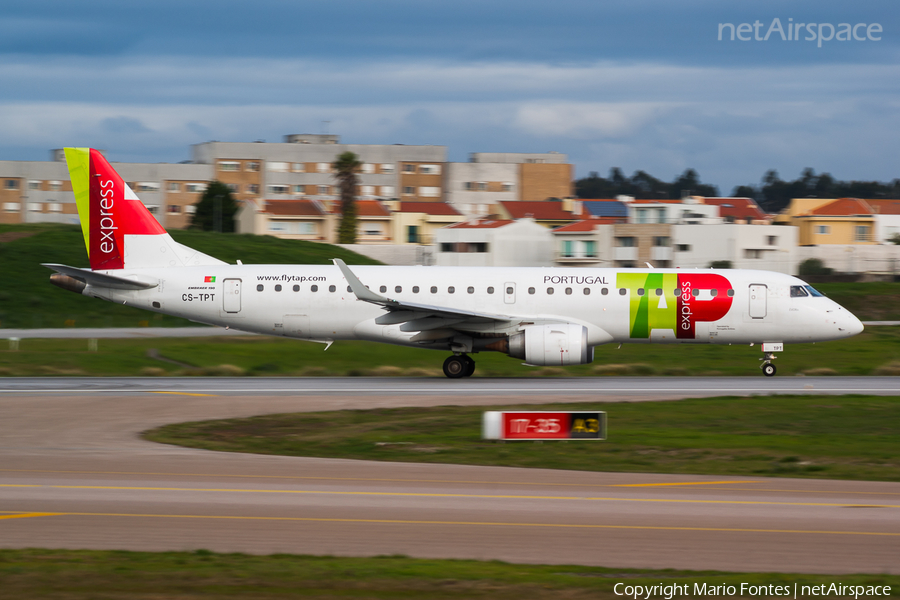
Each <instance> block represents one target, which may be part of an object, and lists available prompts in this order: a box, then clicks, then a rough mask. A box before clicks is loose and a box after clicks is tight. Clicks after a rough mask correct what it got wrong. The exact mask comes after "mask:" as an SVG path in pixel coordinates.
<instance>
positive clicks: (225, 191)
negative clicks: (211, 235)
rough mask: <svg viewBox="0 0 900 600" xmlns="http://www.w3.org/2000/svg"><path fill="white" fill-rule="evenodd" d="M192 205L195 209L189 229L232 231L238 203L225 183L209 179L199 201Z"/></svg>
mask: <svg viewBox="0 0 900 600" xmlns="http://www.w3.org/2000/svg"><path fill="white" fill-rule="evenodd" d="M194 206H195V207H197V210H196V212H195V213H194V216H193V217H191V225H190V228H191V229H200V230H202V231H218V232H221V233H234V216H235V215H236V214H237V211H238V204H237V202H235V200H234V196H233V195H232V194H231V189H230V188H229V187H228V186H227V185H226V184H224V183H222V182H221V181H216V180H213V181H210V182H209V185H208V186H206V191H205V192H203V196H201V197H200V201H199V202H198V203H197V204H195V205H194Z"/></svg>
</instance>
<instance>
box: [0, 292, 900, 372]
mask: <svg viewBox="0 0 900 600" xmlns="http://www.w3.org/2000/svg"><path fill="white" fill-rule="evenodd" d="M103 304H104V305H105V306H112V305H110V304H108V303H103ZM324 348H325V346H324V345H323V344H317V343H312V342H301V341H297V340H289V339H282V338H272V337H257V336H252V337H251V336H247V337H229V338H187V339H183V338H182V339H179V338H151V339H124V340H116V339H101V340H98V342H97V351H96V352H92V351H89V350H88V341H87V340H83V339H82V340H66V339H24V340H21V341H20V342H19V343H18V351H11V350H10V344H9V342H8V341H7V340H0V376H46V375H96V376H99V375H119V376H137V375H170V376H171V375H277V376H298V375H299V376H323V375H334V376H347V375H349V376H354V375H355V376H359V375H380V376H392V375H405V376H433V377H443V375H442V373H441V364H442V363H443V361H444V358H445V357H446V356H448V355H449V353H447V352H437V351H430V350H422V349H417V348H406V347H400V346H389V345H386V344H376V343H372V342H357V341H352V342H336V343H335V344H334V345H333V346H332V347H331V348H329V349H328V351H327V352H326V351H324ZM154 356H155V357H158V358H153V357H154ZM761 356H762V353H761V352H760V349H759V346H754V347H752V348H751V347H749V346H709V345H702V344H698V345H672V346H668V345H656V344H654V345H647V344H625V345H623V346H622V348H621V349H619V348H617V346H616V345H607V346H600V347H598V348H597V349H596V351H595V358H594V362H593V363H591V364H587V365H575V366H571V367H565V368H560V367H543V368H535V367H526V366H523V365H522V364H521V363H522V361H521V360H516V359H512V358H509V357H508V356H506V355H503V354H499V353H497V352H484V353H480V354H476V355H474V358H475V360H476V362H477V369H476V371H475V376H476V377H564V376H591V375H597V376H606V375H636V376H650V375H663V376H678V375H747V376H757V375H758V376H760V377H762V375H761V374H760V370H759V368H758V367H759V364H760V361H759V358H760V357H761ZM162 359H169V360H170V361H175V362H167V361H166V360H162ZM776 365H777V366H778V373H779V375H778V376H779V377H781V376H793V375H802V374H805V375H898V374H900V327H873V328H870V329H869V330H868V331H866V332H864V333H863V334H861V335H858V336H856V337H854V338H851V339H849V340H845V341H841V342H827V343H821V344H803V345H794V346H787V347H786V348H785V352H783V353H779V355H778V360H777V361H776Z"/></svg>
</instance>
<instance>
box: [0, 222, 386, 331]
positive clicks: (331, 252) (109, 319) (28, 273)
mask: <svg viewBox="0 0 900 600" xmlns="http://www.w3.org/2000/svg"><path fill="white" fill-rule="evenodd" d="M170 234H171V235H172V237H173V238H174V239H175V241H177V242H179V243H182V244H185V245H186V246H190V247H191V248H194V249H195V250H199V251H201V252H204V253H206V254H209V255H210V256H214V257H216V258H218V259H221V260H224V261H225V262H228V263H230V264H234V263H235V261H237V260H238V259H240V260H241V261H243V262H244V263H246V264H251V263H269V264H328V263H330V262H331V259H332V258H341V259H343V260H344V261H345V262H347V264H357V265H370V264H378V262H377V261H373V260H371V259H369V258H366V257H364V256H360V255H359V254H356V253H355V252H350V251H348V250H344V249H343V248H338V247H337V246H331V245H329V244H318V243H314V242H302V241H288V240H280V239H278V238H274V237H271V236H257V235H232V234H221V233H219V234H217V233H210V232H202V231H181V230H174V231H171V232H170ZM18 236H25V237H18ZM2 239H7V240H8V241H0V264H2V265H3V275H4V277H3V280H4V283H3V285H2V286H0V327H3V328H31V329H34V328H41V327H141V326H144V327H146V326H148V325H152V326H154V327H170V326H183V325H195V323H191V322H190V321H187V320H184V319H178V318H175V317H169V316H165V315H158V314H155V313H150V312H147V311H144V310H139V309H136V308H129V307H125V306H117V305H115V304H111V303H109V302H101V301H98V300H96V299H94V298H88V297H86V296H79V295H77V294H73V293H72V292H67V291H65V290H61V289H59V288H58V287H56V286H53V285H51V284H50V274H51V273H52V271H51V270H49V269H47V268H46V267H42V266H41V263H61V264H66V265H71V266H73V267H87V266H88V259H87V252H86V251H85V249H84V238H83V237H82V234H81V228H80V227H78V226H75V225H48V224H40V225H0V240H2Z"/></svg>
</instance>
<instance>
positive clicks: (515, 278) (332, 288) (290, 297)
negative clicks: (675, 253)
mask: <svg viewBox="0 0 900 600" xmlns="http://www.w3.org/2000/svg"><path fill="white" fill-rule="evenodd" d="M66 161H67V162H68V166H69V174H70V176H71V179H72V189H73V191H74V192H75V200H76V204H77V206H78V215H79V217H80V219H81V228H82V231H83V233H84V241H85V245H86V247H87V251H88V257H89V259H90V264H91V268H90V269H81V268H76V267H69V266H65V265H57V264H48V265H46V266H47V267H49V268H51V269H53V270H55V271H56V273H55V274H53V275H52V276H51V278H50V280H51V281H52V282H53V283H54V284H56V285H58V286H60V287H62V288H65V289H68V290H72V291H74V292H78V293H80V294H84V295H86V296H93V297H95V298H100V299H102V300H109V301H110V302H116V303H119V304H125V305H128V306H136V307H138V308H143V309H146V310H149V311H153V312H159V313H165V314H168V315H175V316H178V317H184V318H186V319H190V320H192V321H196V322H199V323H208V324H210V325H218V326H221V327H230V328H234V329H240V330H243V331H251V332H255V333H261V334H266V335H279V336H284V337H292V338H298V339H302V340H312V341H317V342H323V343H326V344H329V345H330V344H331V343H332V342H333V341H335V340H350V339H356V340H370V341H376V342H386V343H389V344H399V345H403V346H413V347H416V348H429V349H434V350H444V351H449V352H451V353H452V355H451V356H449V357H448V358H447V359H446V360H445V361H444V373H445V374H446V375H447V377H451V378H457V377H467V376H469V375H472V373H473V372H474V370H475V361H474V360H473V359H472V358H471V357H470V356H469V355H470V354H473V353H477V352H485V351H496V352H503V353H505V354H508V355H509V356H511V357H514V358H517V359H521V360H523V361H524V362H525V363H526V364H529V365H576V364H584V363H589V362H591V361H592V360H593V358H594V356H593V354H594V352H593V350H594V347H595V346H599V345H601V344H609V343H662V344H679V343H690V344H728V345H731V344H750V345H753V344H759V345H760V347H761V349H762V352H763V353H764V358H761V359H760V360H762V361H763V363H762V370H763V373H764V374H765V375H767V376H772V375H774V374H775V365H774V364H772V360H773V359H774V358H775V354H774V353H775V352H781V351H783V349H784V344H793V343H802V342H819V341H827V340H838V339H842V338H847V337H850V336H853V335H856V334H857V333H859V332H861V331H862V330H863V326H862V323H860V322H859V320H858V319H857V318H856V317H855V316H854V315H853V314H851V313H850V312H849V311H847V310H846V309H844V308H842V307H841V306H839V305H838V304H837V303H835V302H833V301H831V300H829V299H828V298H826V297H824V296H823V295H822V294H821V293H819V292H818V291H816V290H815V289H814V288H812V287H811V286H809V285H807V284H806V283H805V282H803V281H801V280H799V279H797V278H796V277H791V276H789V275H783V274H781V273H772V272H768V271H750V270H730V269H729V270H700V271H686V270H674V269H654V268H649V269H569V268H505V267H480V268H468V267H394V266H355V267H353V268H350V267H348V266H347V265H346V264H344V262H343V261H341V260H338V259H335V260H334V264H333V265H325V266H319V265H244V264H241V263H240V261H238V264H236V265H229V264H226V263H224V262H222V261H221V260H218V259H215V258H213V257H211V256H207V255H205V254H202V253H200V252H197V251H196V250H193V249H191V248H188V247H186V246H183V245H181V244H179V243H177V242H175V240H173V239H172V238H171V237H170V236H169V234H168V233H166V231H165V229H163V228H162V226H161V225H160V224H159V223H158V222H157V221H156V219H155V218H154V217H153V215H151V214H150V212H149V211H148V210H147V209H146V207H145V206H144V205H143V204H142V203H141V201H140V200H139V199H138V197H137V196H136V195H135V194H134V192H133V191H132V190H131V189H130V188H129V187H128V185H127V184H126V183H125V182H124V181H123V180H122V178H121V177H120V176H119V175H118V174H117V173H116V172H115V170H114V169H113V168H112V167H111V166H110V165H109V163H107V161H106V160H105V159H104V158H103V156H102V155H101V154H100V152H98V151H97V150H93V149H88V148H67V149H66ZM326 349H327V347H326Z"/></svg>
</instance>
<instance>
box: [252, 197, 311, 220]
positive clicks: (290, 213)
mask: <svg viewBox="0 0 900 600" xmlns="http://www.w3.org/2000/svg"><path fill="white" fill-rule="evenodd" d="M263 212H267V213H269V214H270V215H280V216H285V217H310V216H315V217H318V216H321V215H323V214H325V211H324V210H323V209H322V206H321V205H320V204H319V203H318V202H315V201H314V200H266V201H265V204H264V208H263Z"/></svg>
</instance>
